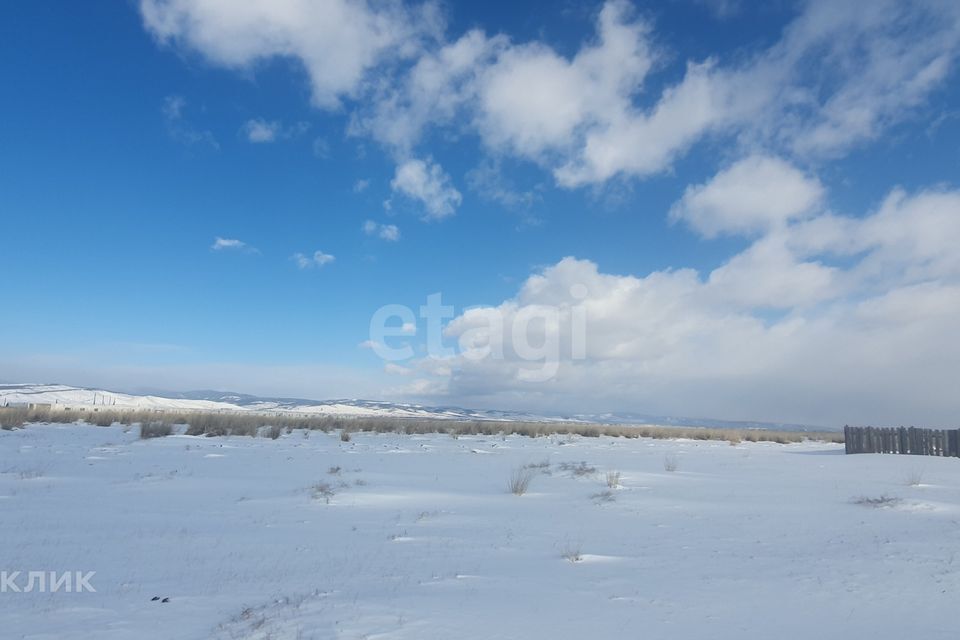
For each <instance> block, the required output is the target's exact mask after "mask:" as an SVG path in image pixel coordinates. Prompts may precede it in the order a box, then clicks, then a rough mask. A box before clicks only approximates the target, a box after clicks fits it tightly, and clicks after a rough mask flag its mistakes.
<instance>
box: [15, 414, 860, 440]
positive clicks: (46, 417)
mask: <svg viewBox="0 0 960 640" xmlns="http://www.w3.org/2000/svg"><path fill="white" fill-rule="evenodd" d="M156 420H163V421H164V422H167V423H170V424H183V425H189V426H188V429H187V434H188V435H196V436H199V435H206V436H249V437H254V436H256V435H258V433H259V430H260V429H262V428H264V427H278V428H285V429H288V430H290V429H306V430H309V431H324V432H330V431H337V430H339V431H340V438H341V439H342V440H343V441H344V442H349V441H350V435H351V434H352V433H360V432H373V433H406V434H431V433H447V434H451V435H453V436H457V437H460V436H496V435H500V436H503V435H512V434H515V435H522V436H528V437H531V438H538V437H546V436H551V435H561V436H564V435H565V436H580V437H585V438H595V437H599V436H610V437H615V438H654V439H660V440H662V439H674V438H687V439H692V440H724V441H728V442H741V441H748V442H777V443H781V444H786V443H790V442H803V441H804V440H816V441H821V442H824V441H825V442H836V443H842V442H843V433H841V432H813V431H809V432H808V431H764V430H760V429H701V428H692V427H689V428H688V427H661V426H655V425H636V426H634V425H597V424H586V423H573V422H496V421H492V420H490V421H483V420H463V421H455V422H454V421H450V420H438V419H411V418H387V417H384V418H359V417H348V416H323V415H319V416H306V415H286V414H280V415H272V414H266V413H252V412H251V413H246V412H224V413H214V412H202V411H193V412H190V411H121V410H117V409H101V408H97V409H96V410H93V409H92V408H91V409H87V410H62V409H56V410H50V409H36V410H27V409H25V408H22V407H3V408H0V425H2V426H5V428H10V429H12V428H17V427H20V426H22V425H23V424H27V423H58V424H67V423H72V422H78V421H84V422H87V423H88V424H103V425H109V424H117V423H119V424H123V425H133V424H138V423H139V424H142V423H143V422H145V421H148V422H149V421H156ZM6 425H9V426H6ZM271 433H272V432H271V431H267V435H270V434H271Z"/></svg>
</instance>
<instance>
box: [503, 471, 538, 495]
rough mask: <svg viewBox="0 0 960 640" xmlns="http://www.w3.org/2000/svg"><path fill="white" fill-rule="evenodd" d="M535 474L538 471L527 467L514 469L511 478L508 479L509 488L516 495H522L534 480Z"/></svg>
mask: <svg viewBox="0 0 960 640" xmlns="http://www.w3.org/2000/svg"><path fill="white" fill-rule="evenodd" d="M534 475H536V472H535V471H534V470H533V469H530V468H527V467H520V468H519V469H514V470H513V471H512V472H511V473H510V480H509V481H507V489H509V490H510V493H512V494H513V495H515V496H522V495H523V494H525V493H526V492H527V489H528V488H529V487H530V482H531V481H532V480H533V476H534Z"/></svg>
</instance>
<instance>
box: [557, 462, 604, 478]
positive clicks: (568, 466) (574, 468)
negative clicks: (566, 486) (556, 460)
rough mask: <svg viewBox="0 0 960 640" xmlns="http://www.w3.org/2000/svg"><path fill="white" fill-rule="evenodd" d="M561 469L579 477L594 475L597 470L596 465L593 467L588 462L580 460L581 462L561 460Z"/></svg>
mask: <svg viewBox="0 0 960 640" xmlns="http://www.w3.org/2000/svg"><path fill="white" fill-rule="evenodd" d="M560 470H561V471H569V472H570V473H572V474H573V475H574V476H575V477H577V478H580V477H582V476H592V475H593V474H594V473H596V472H597V468H596V467H591V466H590V465H588V464H587V463H586V462H580V463H579V464H578V463H574V462H561V463H560Z"/></svg>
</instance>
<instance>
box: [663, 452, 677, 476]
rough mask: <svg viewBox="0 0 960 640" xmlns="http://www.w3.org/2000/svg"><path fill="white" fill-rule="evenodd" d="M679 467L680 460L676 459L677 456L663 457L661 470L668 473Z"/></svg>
mask: <svg viewBox="0 0 960 640" xmlns="http://www.w3.org/2000/svg"><path fill="white" fill-rule="evenodd" d="M679 467H680V461H679V460H678V459H677V456H666V457H665V458H664V459H663V470H664V471H666V472H668V473H673V472H674V471H676V470H677V469H678V468H679Z"/></svg>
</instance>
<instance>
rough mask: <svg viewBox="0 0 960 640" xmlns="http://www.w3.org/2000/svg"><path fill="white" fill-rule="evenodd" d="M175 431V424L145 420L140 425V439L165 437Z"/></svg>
mask: <svg viewBox="0 0 960 640" xmlns="http://www.w3.org/2000/svg"><path fill="white" fill-rule="evenodd" d="M171 433H173V426H172V425H170V424H169V423H166V422H144V423H143V424H141V425H140V439H141V440H149V439H150V438H165V437H167V436H169V435H170V434H171Z"/></svg>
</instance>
